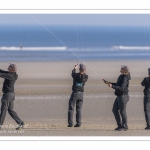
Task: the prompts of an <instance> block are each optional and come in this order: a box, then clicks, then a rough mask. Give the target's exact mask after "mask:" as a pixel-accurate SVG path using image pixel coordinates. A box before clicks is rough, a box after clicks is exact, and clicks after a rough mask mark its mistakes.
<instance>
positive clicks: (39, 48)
mask: <svg viewBox="0 0 150 150" xmlns="http://www.w3.org/2000/svg"><path fill="white" fill-rule="evenodd" d="M66 49H67V47H14V46H12V47H4V46H3V47H0V50H8V51H12V50H14V51H17V50H18V51H20V50H23V51H25V50H30V51H41V50H46V51H50V50H66Z"/></svg>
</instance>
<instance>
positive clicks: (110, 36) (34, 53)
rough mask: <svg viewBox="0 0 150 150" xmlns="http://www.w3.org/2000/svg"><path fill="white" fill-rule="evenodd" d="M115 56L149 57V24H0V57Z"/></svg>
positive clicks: (21, 58) (58, 59) (42, 59)
mask: <svg viewBox="0 0 150 150" xmlns="http://www.w3.org/2000/svg"><path fill="white" fill-rule="evenodd" d="M119 59H121V60H122V59H125V60H128V59H129V60H148V59H150V27H146V26H142V27H133V26H132V27H131V26H116V27H115V26H113V27H111V26H81V25H76V26H46V25H43V26H40V25H36V26H33V25H30V26H19V25H17V26H15V25H13V26H9V25H6V26H4V25H0V61H9V62H11V61H67V60H83V61H85V60H119Z"/></svg>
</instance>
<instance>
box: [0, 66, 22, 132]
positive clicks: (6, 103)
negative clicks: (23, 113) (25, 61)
mask: <svg viewBox="0 0 150 150" xmlns="http://www.w3.org/2000/svg"><path fill="white" fill-rule="evenodd" d="M16 71H17V67H16V65H15V64H10V65H9V67H8V71H3V70H1V69H0V77H1V78H4V83H3V88H2V92H3V96H2V99H1V114H0V129H1V128H2V125H3V123H4V120H5V117H6V112H7V110H8V113H9V114H10V116H11V117H12V118H13V119H14V120H15V121H16V122H17V124H18V125H19V126H18V127H17V128H16V130H20V129H22V128H23V127H24V125H25V124H24V122H23V121H22V120H21V119H20V118H19V116H18V115H17V113H16V112H15V111H14V110H13V108H14V100H15V93H14V84H15V82H16V80H17V79H18V75H17V73H16Z"/></svg>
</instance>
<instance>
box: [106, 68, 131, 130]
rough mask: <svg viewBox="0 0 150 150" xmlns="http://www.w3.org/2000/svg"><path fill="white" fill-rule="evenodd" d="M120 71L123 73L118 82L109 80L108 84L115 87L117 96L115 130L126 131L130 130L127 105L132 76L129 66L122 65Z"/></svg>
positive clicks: (114, 111)
mask: <svg viewBox="0 0 150 150" xmlns="http://www.w3.org/2000/svg"><path fill="white" fill-rule="evenodd" d="M120 72H121V75H120V76H119V77H118V80H117V82H116V83H110V82H107V84H108V86H109V87H110V88H113V89H115V95H116V96H117V97H116V99H115V102H114V105H113V109H112V111H113V113H114V116H115V120H116V122H117V125H118V127H117V128H116V129H115V130H118V131H122V130H124V131H126V130H128V125H127V114H126V107H127V102H128V101H129V95H128V92H129V90H128V87H129V80H130V79H131V77H130V73H129V68H128V66H121V70H120ZM105 83H106V81H105Z"/></svg>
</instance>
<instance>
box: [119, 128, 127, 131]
mask: <svg viewBox="0 0 150 150" xmlns="http://www.w3.org/2000/svg"><path fill="white" fill-rule="evenodd" d="M126 130H128V128H126V127H120V128H119V129H118V131H126Z"/></svg>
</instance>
